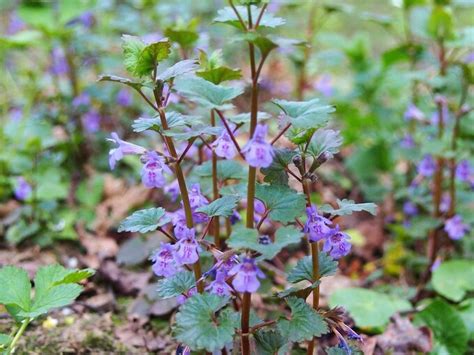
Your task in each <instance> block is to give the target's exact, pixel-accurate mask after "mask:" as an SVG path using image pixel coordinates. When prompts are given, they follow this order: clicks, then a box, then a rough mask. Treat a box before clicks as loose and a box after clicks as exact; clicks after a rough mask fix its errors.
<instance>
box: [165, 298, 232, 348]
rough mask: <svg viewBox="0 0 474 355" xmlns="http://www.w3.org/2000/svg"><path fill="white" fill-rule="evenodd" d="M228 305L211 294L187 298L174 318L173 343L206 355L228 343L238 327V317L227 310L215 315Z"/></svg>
mask: <svg viewBox="0 0 474 355" xmlns="http://www.w3.org/2000/svg"><path fill="white" fill-rule="evenodd" d="M227 302H228V299H227V298H224V297H219V296H216V295H213V294H197V295H194V296H193V297H191V298H189V299H188V300H187V301H186V302H185V303H184V304H183V305H182V306H181V308H180V310H179V312H178V313H177V314H176V327H175V329H174V333H175V335H176V339H177V340H178V341H180V342H182V343H184V344H186V345H188V346H189V347H190V348H191V350H206V351H209V352H213V351H217V350H220V349H222V348H223V347H224V346H225V345H226V344H228V343H231V342H232V340H233V338H234V334H235V328H237V327H238V315H237V314H236V313H235V312H233V311H231V310H230V309H225V310H222V311H220V312H219V313H218V314H217V312H218V311H219V310H221V309H222V308H223V307H224V306H225V305H226V304H227Z"/></svg>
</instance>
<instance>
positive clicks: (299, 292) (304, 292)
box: [277, 280, 321, 300]
mask: <svg viewBox="0 0 474 355" xmlns="http://www.w3.org/2000/svg"><path fill="white" fill-rule="evenodd" d="M320 284H321V281H319V280H318V281H315V282H313V283H308V282H307V281H301V282H298V283H297V284H294V285H291V286H290V287H288V288H286V289H284V290H283V291H280V292H278V293H277V296H278V297H279V298H286V297H290V296H295V297H298V298H301V299H304V300H305V299H306V298H308V296H309V295H310V294H311V292H313V290H314V289H315V288H317V287H318V286H319V285H320Z"/></svg>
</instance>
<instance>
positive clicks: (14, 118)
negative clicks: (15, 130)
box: [8, 107, 23, 122]
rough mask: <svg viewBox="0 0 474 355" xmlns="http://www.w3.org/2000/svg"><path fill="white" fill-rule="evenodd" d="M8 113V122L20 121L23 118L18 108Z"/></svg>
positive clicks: (21, 111)
mask: <svg viewBox="0 0 474 355" xmlns="http://www.w3.org/2000/svg"><path fill="white" fill-rule="evenodd" d="M8 113H9V115H10V120H12V121H14V122H18V121H21V119H22V118H23V110H22V109H21V108H19V107H13V108H11V109H10V111H9V112H8Z"/></svg>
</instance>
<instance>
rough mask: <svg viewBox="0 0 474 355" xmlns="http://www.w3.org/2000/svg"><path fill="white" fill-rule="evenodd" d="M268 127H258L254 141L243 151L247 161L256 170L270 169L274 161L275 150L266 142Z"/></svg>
mask: <svg viewBox="0 0 474 355" xmlns="http://www.w3.org/2000/svg"><path fill="white" fill-rule="evenodd" d="M267 130H268V127H267V126H266V125H260V124H259V125H257V127H256V128H255V132H254V134H253V137H252V139H251V140H250V141H249V142H248V143H247V145H246V146H245V147H244V148H243V149H242V153H244V154H245V160H246V161H247V163H249V165H250V166H253V167H254V168H268V167H269V166H270V165H271V164H272V161H273V155H274V154H275V153H274V150H273V147H272V145H271V144H269V143H267V142H265V136H266V135H267Z"/></svg>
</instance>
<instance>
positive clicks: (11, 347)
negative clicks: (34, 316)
mask: <svg viewBox="0 0 474 355" xmlns="http://www.w3.org/2000/svg"><path fill="white" fill-rule="evenodd" d="M30 322H31V319H30V318H26V319H25V320H24V321H23V323H22V324H21V327H20V328H18V331H17V332H16V334H15V337H14V338H13V340H12V342H11V343H10V345H9V346H8V349H7V352H6V353H7V355H10V354H12V353H13V351H14V350H15V346H16V343H17V342H18V340H19V339H20V337H21V336H22V335H23V333H24V332H25V329H26V327H27V326H28V324H30Z"/></svg>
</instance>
